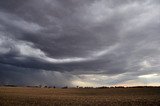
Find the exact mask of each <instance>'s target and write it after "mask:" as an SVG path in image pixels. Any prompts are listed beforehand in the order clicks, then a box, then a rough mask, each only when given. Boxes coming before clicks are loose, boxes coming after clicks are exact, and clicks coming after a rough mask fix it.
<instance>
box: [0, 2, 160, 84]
mask: <svg viewBox="0 0 160 106" xmlns="http://www.w3.org/2000/svg"><path fill="white" fill-rule="evenodd" d="M159 28H160V2H159V0H141V1H139V0H132V1H131V0H67V1H66V0H27V1H22V0H12V1H9V0H2V1H0V83H1V84H20V85H38V84H42V85H56V86H65V85H68V86H76V85H79V86H102V85H107V86H111V85H146V84H148V85H155V84H156V85H157V84H158V85H160V70H159V68H160V56H159V54H160V48H159V47H160V35H159V33H160V30H159ZM148 76H149V77H148ZM150 76H151V77H150ZM145 79H148V80H145ZM146 81H147V82H146ZM136 82H139V83H136Z"/></svg>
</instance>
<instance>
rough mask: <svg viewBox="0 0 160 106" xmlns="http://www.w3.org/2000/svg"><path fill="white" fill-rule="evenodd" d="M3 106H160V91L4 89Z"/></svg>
mask: <svg viewBox="0 0 160 106" xmlns="http://www.w3.org/2000/svg"><path fill="white" fill-rule="evenodd" d="M0 106H160V88H107V89H81V88H79V89H76V88H69V89H58V88H56V89H48V88H27V87H0Z"/></svg>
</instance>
